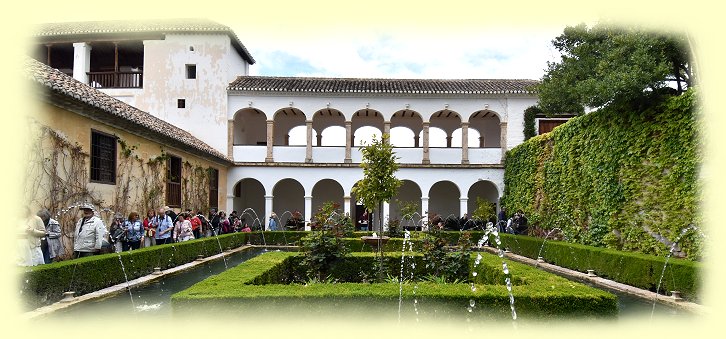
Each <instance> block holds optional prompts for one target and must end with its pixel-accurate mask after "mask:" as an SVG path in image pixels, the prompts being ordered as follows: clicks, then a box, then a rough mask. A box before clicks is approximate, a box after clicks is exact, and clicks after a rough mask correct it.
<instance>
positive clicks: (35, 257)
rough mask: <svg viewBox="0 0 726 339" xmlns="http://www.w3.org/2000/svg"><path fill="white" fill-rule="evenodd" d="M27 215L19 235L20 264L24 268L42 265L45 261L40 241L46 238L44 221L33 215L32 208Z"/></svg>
mask: <svg viewBox="0 0 726 339" xmlns="http://www.w3.org/2000/svg"><path fill="white" fill-rule="evenodd" d="M25 215H26V217H25V219H23V221H22V222H21V224H20V232H19V234H18V251H19V252H18V255H19V258H18V259H19V260H18V264H20V265H22V266H35V265H41V264H43V263H44V261H43V250H42V249H41V248H40V246H41V240H40V239H41V238H43V237H45V236H46V234H45V227H44V226H43V220H42V219H40V217H38V216H37V215H33V214H32V213H31V211H30V208H26V211H25Z"/></svg>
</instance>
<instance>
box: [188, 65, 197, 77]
mask: <svg viewBox="0 0 726 339" xmlns="http://www.w3.org/2000/svg"><path fill="white" fill-rule="evenodd" d="M196 78H197V65H187V79H196Z"/></svg>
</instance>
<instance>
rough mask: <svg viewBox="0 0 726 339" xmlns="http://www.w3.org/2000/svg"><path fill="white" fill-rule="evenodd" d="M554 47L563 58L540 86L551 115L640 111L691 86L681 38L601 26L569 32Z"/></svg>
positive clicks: (684, 41)
mask: <svg viewBox="0 0 726 339" xmlns="http://www.w3.org/2000/svg"><path fill="white" fill-rule="evenodd" d="M552 44H553V45H554V47H555V48H556V49H557V50H558V51H559V52H560V53H561V54H562V55H561V60H560V61H559V62H549V63H548V67H547V71H546V73H545V75H544V76H543V77H542V80H541V82H540V83H539V84H538V85H537V86H536V90H537V92H538V94H539V103H538V106H539V107H540V108H541V109H542V110H543V111H545V112H547V113H575V114H581V113H583V112H584V108H585V107H591V108H601V107H605V106H610V105H616V106H620V107H621V108H630V109H636V110H639V109H641V108H643V107H647V106H649V104H648V103H650V102H651V101H652V100H653V99H657V98H662V97H665V95H664V94H681V93H683V92H684V91H685V90H687V89H688V88H689V87H690V86H691V85H692V82H693V76H692V66H691V63H690V62H689V59H690V54H689V47H688V41H687V38H686V37H685V36H683V35H678V34H669V33H665V32H655V31H648V30H645V29H643V28H639V27H618V26H615V25H613V24H609V23H602V24H597V25H595V26H593V27H592V28H588V27H587V26H586V25H585V24H580V25H577V26H574V27H569V26H568V27H567V28H565V30H564V32H563V33H562V34H561V35H560V36H558V37H556V38H555V39H554V40H553V41H552Z"/></svg>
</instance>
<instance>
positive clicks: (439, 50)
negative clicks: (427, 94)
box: [230, 25, 564, 79]
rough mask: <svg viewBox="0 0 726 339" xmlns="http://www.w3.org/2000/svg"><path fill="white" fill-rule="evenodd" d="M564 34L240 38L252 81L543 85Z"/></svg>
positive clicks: (250, 34)
mask: <svg viewBox="0 0 726 339" xmlns="http://www.w3.org/2000/svg"><path fill="white" fill-rule="evenodd" d="M230 27H231V28H232V29H233V30H235V31H237V32H241V31H243V30H242V28H238V27H234V26H232V25H230ZM563 28H564V27H556V28H551V29H540V30H538V31H512V30H505V29H502V30H481V31H473V30H459V31H456V30H452V31H439V32H431V30H430V29H429V30H425V31H424V30H410V31H395V32H384V31H373V30H359V31H346V32H339V31H335V30H331V31H323V32H318V33H316V34H311V33H310V32H309V31H306V32H299V33H295V32H290V34H284V35H282V34H278V33H276V32H269V31H253V30H250V29H249V28H248V29H247V31H246V32H245V34H244V36H242V34H240V39H241V40H242V42H243V43H244V44H245V46H246V47H247V48H248V50H249V51H250V53H252V56H253V57H254V58H255V59H256V60H257V63H256V64H255V65H253V66H252V68H251V70H250V73H251V74H252V75H269V76H320V77H355V78H357V77H368V78H449V79H455V78H481V79H496V78H502V79H514V78H517V79H539V78H541V76H542V75H543V74H544V69H545V68H546V65H547V61H555V60H556V58H558V56H559V54H558V53H557V51H556V50H555V49H554V48H553V47H552V46H551V40H552V39H554V38H555V37H556V36H557V35H559V34H561V33H562V30H563Z"/></svg>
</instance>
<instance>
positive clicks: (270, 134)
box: [265, 120, 275, 162]
mask: <svg viewBox="0 0 726 339" xmlns="http://www.w3.org/2000/svg"><path fill="white" fill-rule="evenodd" d="M274 132H275V126H274V122H273V120H267V157H265V162H273V161H275V159H274V158H273V157H272V145H273V144H274V140H275V138H274Z"/></svg>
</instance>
